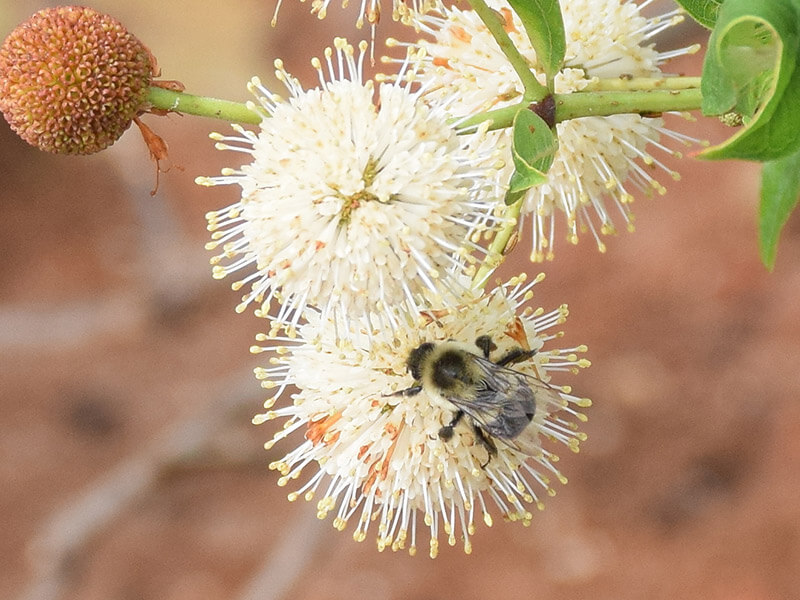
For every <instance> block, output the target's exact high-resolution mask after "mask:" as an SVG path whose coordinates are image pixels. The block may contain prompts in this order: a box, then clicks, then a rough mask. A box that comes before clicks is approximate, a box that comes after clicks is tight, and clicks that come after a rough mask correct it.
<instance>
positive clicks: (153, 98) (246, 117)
mask: <svg viewBox="0 0 800 600" xmlns="http://www.w3.org/2000/svg"><path fill="white" fill-rule="evenodd" d="M147 101H148V102H149V103H150V104H152V105H153V108H158V109H161V110H169V111H174V112H180V113H185V114H187V115H197V116H200V117H210V118H212V119H223V120H225V121H230V122H232V123H248V124H250V125H258V124H259V123H260V122H261V120H262V118H263V117H262V115H260V114H258V113H257V112H254V111H252V110H250V109H249V108H248V107H247V105H246V104H241V103H239V102H231V101H230V100H220V99H218V98H208V97H206V96H194V95H192V94H186V93H184V92H174V91H172V90H167V89H164V88H160V87H155V86H153V87H151V88H150V90H149V92H148V94H147Z"/></svg>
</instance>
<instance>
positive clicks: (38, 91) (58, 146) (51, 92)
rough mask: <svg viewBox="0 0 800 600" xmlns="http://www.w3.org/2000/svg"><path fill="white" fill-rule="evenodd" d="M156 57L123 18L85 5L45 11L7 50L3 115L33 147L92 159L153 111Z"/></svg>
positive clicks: (1, 76) (15, 34)
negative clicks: (148, 101) (142, 115)
mask: <svg viewBox="0 0 800 600" xmlns="http://www.w3.org/2000/svg"><path fill="white" fill-rule="evenodd" d="M154 69H155V67H154V65H153V59H152V55H151V54H150V51H149V50H148V49H147V47H145V45H144V44H142V43H141V42H140V41H139V40H138V39H137V38H136V37H135V36H133V35H132V34H131V33H129V32H128V31H127V30H126V29H125V28H124V27H123V26H122V24H121V23H120V22H119V21H117V20H116V19H114V18H112V17H110V16H108V15H104V14H101V13H98V12H97V11H94V10H92V9H91V8H86V7H82V6H61V7H57V8H48V9H45V10H41V11H39V12H37V13H36V14H35V15H33V16H32V17H31V18H30V19H28V20H27V21H25V22H24V23H22V24H21V25H20V26H19V27H17V28H16V29H15V30H14V31H12V32H11V34H10V35H9V36H8V37H7V38H6V40H5V42H4V43H3V45H2V47H0V111H2V113H3V115H4V116H5V118H6V121H8V123H9V125H11V128H12V129H13V130H14V131H16V132H17V134H18V135H19V136H20V137H21V138H22V139H24V140H25V141H26V142H28V143H29V144H31V145H32V146H36V147H37V148H39V149H41V150H46V151H48V152H56V153H59V154H91V153H93V152H98V151H99V150H102V149H104V148H107V147H108V146H110V145H111V144H113V143H114V142H115V141H116V140H117V139H119V137H120V136H121V135H122V134H123V133H124V131H125V130H126V129H127V128H128V126H129V125H130V124H131V121H132V120H133V118H134V117H135V116H136V115H138V114H139V113H141V112H143V111H144V110H145V109H146V108H147V107H146V105H145V99H146V97H147V89H148V87H149V85H150V81H151V79H152V77H153V71H154Z"/></svg>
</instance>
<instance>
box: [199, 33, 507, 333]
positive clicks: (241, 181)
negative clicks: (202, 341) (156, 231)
mask: <svg viewBox="0 0 800 600" xmlns="http://www.w3.org/2000/svg"><path fill="white" fill-rule="evenodd" d="M335 46H336V52H335V55H334V52H333V51H332V50H331V49H330V48H329V49H328V51H327V52H326V59H327V77H326V74H325V73H324V72H323V67H322V64H321V62H320V61H319V60H317V59H314V61H312V62H313V64H314V65H315V67H316V69H317V71H318V73H319V79H320V87H319V88H315V89H311V90H304V89H303V88H302V87H301V86H300V84H299V82H298V81H297V80H296V79H294V78H293V77H291V76H290V75H289V74H288V73H286V71H285V70H284V69H283V66H282V64H281V63H280V61H276V68H277V71H276V74H277V76H278V78H279V79H280V80H281V81H282V82H283V83H284V84H285V85H286V87H287V88H288V90H289V93H290V98H289V99H288V100H283V99H281V98H279V97H278V96H276V95H275V94H273V93H271V92H269V91H268V90H266V89H265V88H264V87H263V86H262V85H261V83H260V82H258V80H254V81H253V83H252V84H251V86H250V88H251V91H253V93H254V94H255V95H256V96H257V98H258V100H259V103H260V108H259V110H261V111H262V112H263V113H264V119H263V121H262V123H261V129H260V131H259V132H258V133H253V132H250V131H246V130H244V129H243V128H241V127H235V129H236V131H237V132H238V134H239V135H238V136H234V137H224V136H221V135H219V134H214V135H212V137H214V138H215V139H217V140H218V141H219V142H220V143H218V147H219V148H223V149H231V150H239V151H241V152H244V153H246V154H249V155H250V156H251V158H252V162H251V163H250V164H247V165H245V166H243V167H241V168H240V169H238V170H235V169H225V170H223V175H222V176H221V177H211V178H209V177H201V178H198V180H197V181H198V183H200V184H203V185H219V184H234V183H235V184H238V185H240V186H241V188H242V198H241V200H240V201H238V202H236V203H235V204H233V205H232V206H229V207H227V208H224V209H222V210H219V211H215V212H212V213H209V214H208V215H207V217H208V221H209V229H210V230H211V231H212V232H213V235H212V238H213V241H212V242H211V243H209V244H208V247H209V248H210V249H213V248H218V247H221V249H222V252H221V253H220V254H219V255H218V256H216V257H214V259H212V263H213V264H214V265H215V267H214V276H215V277H217V278H222V277H225V276H227V275H228V274H230V273H233V272H240V271H245V272H246V271H251V272H250V273H248V274H247V275H246V276H245V277H244V278H243V279H241V280H239V281H237V282H236V283H235V284H234V289H239V288H241V287H242V286H244V285H245V284H251V289H250V291H249V293H248V294H247V295H245V296H244V297H243V301H242V304H241V305H240V306H239V307H238V308H237V310H239V311H241V310H244V308H245V307H246V306H247V305H248V304H249V303H251V302H254V303H257V304H259V305H261V309H260V314H262V315H266V314H267V313H268V310H269V305H270V302H271V301H272V300H273V299H274V300H277V301H278V302H279V303H280V304H281V305H282V306H281V309H280V311H279V312H278V314H277V315H275V316H276V317H277V319H278V320H279V321H290V322H294V323H297V321H298V319H299V317H300V314H301V312H302V310H303V309H304V308H305V307H306V306H307V305H308V306H314V307H316V308H318V309H319V310H320V311H321V314H322V318H323V320H328V318H330V319H331V320H332V321H333V322H334V323H335V324H336V327H337V328H338V329H339V330H340V331H342V332H348V331H350V329H351V327H350V325H349V323H350V322H351V321H356V322H358V323H362V324H363V323H369V324H377V326H379V327H383V326H390V327H391V326H394V322H395V319H394V318H393V317H392V316H391V311H392V310H393V309H394V308H396V307H398V306H404V308H405V310H407V311H409V312H412V313H415V312H417V311H418V308H417V307H418V306H419V305H420V303H421V302H423V301H424V299H425V298H433V299H434V301H436V302H437V303H438V302H441V303H443V304H445V305H452V304H453V302H455V301H456V300H457V299H458V298H459V297H460V296H461V294H462V293H463V289H462V288H463V283H462V279H463V275H464V273H468V272H470V270H471V269H472V267H471V265H470V262H474V259H473V258H472V256H471V255H470V253H471V252H472V251H474V250H476V249H478V246H477V245H476V244H475V243H474V242H473V241H470V239H469V238H470V236H472V237H473V238H474V237H475V236H479V235H480V233H481V231H483V230H485V229H487V228H490V227H492V226H493V217H492V216H491V213H492V206H493V204H494V203H495V202H496V199H497V197H498V196H499V195H500V194H501V193H502V191H501V190H500V189H499V188H497V187H496V185H495V184H493V183H492V182H493V181H495V180H496V168H495V166H496V164H497V162H498V160H497V158H496V156H497V151H496V149H495V148H492V147H489V146H487V145H486V144H485V143H484V144H483V145H478V144H476V141H480V138H479V137H477V136H464V135H457V131H456V129H454V127H453V126H452V125H451V124H449V123H448V116H449V115H448V114H447V113H446V111H445V109H444V106H443V105H442V103H436V102H432V103H425V102H423V101H422V99H421V95H422V94H424V90H420V89H417V90H416V91H411V89H410V87H411V85H412V84H411V83H409V80H413V70H412V71H411V72H409V71H407V70H406V67H409V63H406V64H405V66H404V68H403V71H402V73H401V75H402V77H401V78H400V80H401V82H400V83H386V82H384V83H380V84H379V88H378V90H377V96H378V103H377V105H376V103H375V101H374V99H373V98H374V96H375V90H374V85H373V82H372V81H367V82H366V83H364V82H363V77H362V64H363V59H364V51H365V49H366V44H364V43H362V44H361V46H360V55H359V56H358V58H357V59H356V57H354V51H353V48H352V46H349V45H348V44H347V43H346V41H345V40H342V39H337V40H336V43H335ZM334 58H335V60H332V59H334ZM345 71H346V72H347V73H346V74H345ZM417 87H419V86H417ZM253 108H255V107H253ZM222 142H226V143H222ZM230 144H234V145H230Z"/></svg>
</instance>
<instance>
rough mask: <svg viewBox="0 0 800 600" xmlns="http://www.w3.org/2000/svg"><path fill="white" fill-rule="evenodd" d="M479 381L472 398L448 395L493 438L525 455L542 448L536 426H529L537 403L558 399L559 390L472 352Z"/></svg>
mask: <svg viewBox="0 0 800 600" xmlns="http://www.w3.org/2000/svg"><path fill="white" fill-rule="evenodd" d="M473 358H474V364H473V366H474V367H475V370H476V374H477V373H480V377H479V378H480V384H479V385H478V386H477V387H476V390H475V395H474V396H473V397H471V398H449V400H450V401H451V402H452V403H453V404H455V405H456V406H457V407H458V408H460V409H461V410H463V411H464V412H465V413H466V414H467V415H469V416H470V417H471V418H472V419H473V420H474V421H475V422H476V423H477V424H478V425H480V427H481V428H482V429H483V430H484V431H485V432H486V433H487V434H489V435H491V436H492V437H493V438H495V439H498V440H500V441H502V442H503V443H505V444H507V445H508V446H510V447H512V448H514V449H515V450H519V451H520V452H523V453H525V454H528V455H533V454H537V453H538V452H540V451H541V447H540V442H539V436H538V433H537V430H536V429H535V428H529V427H528V425H530V423H531V421H532V420H533V417H534V416H535V414H536V404H537V402H540V403H541V402H544V399H545V398H546V397H550V399H551V401H555V402H557V403H560V402H561V399H560V396H559V394H558V392H557V391H556V390H555V389H554V388H552V387H550V386H549V385H548V384H546V383H545V382H543V381H541V380H539V379H537V378H535V377H533V376H530V375H526V374H525V373H520V372H519V371H515V370H514V369H509V368H507V367H501V366H499V365H496V364H495V363H493V362H491V361H489V360H486V359H484V358H482V357H480V356H477V355H473Z"/></svg>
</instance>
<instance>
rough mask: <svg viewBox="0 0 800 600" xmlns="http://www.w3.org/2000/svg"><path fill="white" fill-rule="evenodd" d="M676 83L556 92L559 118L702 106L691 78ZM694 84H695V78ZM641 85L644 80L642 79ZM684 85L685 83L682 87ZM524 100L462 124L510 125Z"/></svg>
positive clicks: (498, 126) (557, 120)
mask: <svg viewBox="0 0 800 600" xmlns="http://www.w3.org/2000/svg"><path fill="white" fill-rule="evenodd" d="M671 79H674V80H676V81H675V82H674V83H672V84H671V85H672V86H674V87H667V88H666V89H665V88H664V87H653V88H652V89H646V90H641V89H639V90H629V91H592V92H573V93H571V94H553V97H554V99H555V102H556V122H557V123H560V122H561V121H567V120H569V119H577V118H579V117H592V116H594V117H605V116H609V115H618V114H623V113H634V114H642V115H652V114H658V113H662V112H668V111H673V110H677V111H684V110H699V109H700V102H701V101H702V95H701V93H700V88H699V87H690V82H689V81H683V82H678V81H677V80H678V79H682V78H678V77H675V78H671ZM687 79H691V80H692V82H691V84H692V85H694V83H693V82H694V80H696V79H697V78H695V77H692V78H687ZM640 85H641V82H640ZM681 85H684V86H685V87H680V86H681ZM528 104H529V103H528V102H526V101H525V100H523V101H521V102H519V103H518V104H513V105H511V106H506V107H504V108H498V109H496V110H491V111H488V112H485V113H481V114H479V115H475V116H474V117H471V118H469V119H466V120H465V121H463V123H462V124H460V125H459V128H467V127H471V126H476V125H478V124H479V123H483V122H484V121H491V122H492V125H491V127H490V129H504V128H506V127H511V124H512V123H513V121H514V116H515V115H516V114H517V112H519V111H520V110H521V109H523V108H526V107H527V106H528Z"/></svg>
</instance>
